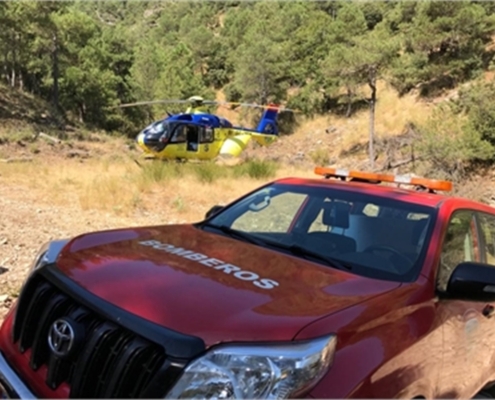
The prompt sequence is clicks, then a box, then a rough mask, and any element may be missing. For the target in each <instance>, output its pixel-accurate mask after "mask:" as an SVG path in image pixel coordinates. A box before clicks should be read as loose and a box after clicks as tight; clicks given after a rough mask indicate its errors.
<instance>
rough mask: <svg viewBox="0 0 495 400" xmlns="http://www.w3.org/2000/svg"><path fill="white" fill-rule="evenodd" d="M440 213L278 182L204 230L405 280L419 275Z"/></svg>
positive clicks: (361, 272) (218, 216)
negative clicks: (432, 229) (434, 221)
mask: <svg viewBox="0 0 495 400" xmlns="http://www.w3.org/2000/svg"><path fill="white" fill-rule="evenodd" d="M434 216H435V209H434V208H431V207H424V206H420V205H416V204H411V203H407V202H404V201H399V200H393V199H389V198H383V197H379V196H372V195H368V194H366V195H364V194H357V193H353V192H348V191H342V190H336V189H330V188H324V187H299V186H294V185H287V184H272V185H269V186H266V187H265V188H262V189H261V190H259V191H257V192H255V193H253V194H251V195H249V196H247V197H245V198H243V199H241V200H240V201H238V202H236V203H235V204H233V205H231V206H229V207H228V208H226V209H224V210H222V211H220V212H219V213H218V214H216V215H215V216H214V217H212V218H211V219H209V220H208V221H207V223H206V224H204V225H203V227H204V229H212V230H215V231H216V232H218V233H220V234H229V233H230V236H232V237H234V238H236V239H238V240H247V239H251V240H248V241H250V242H252V243H254V244H256V245H264V246H267V247H271V248H273V249H275V250H279V251H288V252H289V253H290V254H292V255H295V256H301V257H303V256H308V257H305V258H311V259H312V260H313V261H315V262H321V263H322V264H324V265H329V266H334V267H336V268H342V267H345V268H346V269H347V270H349V271H350V272H352V273H355V274H358V275H364V276H368V277H372V278H377V279H385V280H393V281H399V282H406V281H411V280H414V279H415V278H416V277H417V275H418V274H419V271H420V268H421V264H422V260H423V258H424V253H425V250H426V249H425V248H426V245H427V243H428V242H429V237H430V231H431V227H432V225H433V219H434ZM294 250H297V251H294ZM320 256H321V257H320ZM318 257H319V258H318ZM323 260H327V262H326V263H323ZM332 262H333V263H332Z"/></svg>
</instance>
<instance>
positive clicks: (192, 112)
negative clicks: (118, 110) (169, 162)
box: [119, 96, 295, 160]
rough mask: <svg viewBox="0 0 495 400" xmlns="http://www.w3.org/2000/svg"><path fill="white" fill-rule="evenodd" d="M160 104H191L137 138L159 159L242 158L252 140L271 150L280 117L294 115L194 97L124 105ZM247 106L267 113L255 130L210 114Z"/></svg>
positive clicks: (274, 108)
mask: <svg viewBox="0 0 495 400" xmlns="http://www.w3.org/2000/svg"><path fill="white" fill-rule="evenodd" d="M157 103H189V107H188V108H187V110H186V111H185V112H184V113H180V114H169V113H167V114H168V116H167V117H166V118H164V119H161V120H158V121H155V122H153V123H151V124H150V125H148V126H147V127H146V128H144V129H143V130H142V131H141V132H140V133H139V134H138V135H137V138H136V141H137V143H138V144H139V146H140V147H141V148H142V149H143V150H144V152H145V154H147V155H151V156H153V157H155V158H159V159H186V160H187V159H198V160H210V159H214V158H215V157H217V156H232V157H237V156H239V155H240V154H241V153H242V151H243V150H244V149H245V148H246V146H247V145H248V143H249V142H250V141H251V139H253V140H255V141H256V142H257V143H258V144H260V145H262V146H268V145H270V144H271V143H273V142H274V141H275V140H276V138H277V137H278V133H279V130H278V125H277V115H278V113H279V112H280V111H291V112H292V111H295V110H290V109H287V108H284V107H281V106H278V105H274V104H270V105H266V106H264V105H258V104H250V103H234V102H217V101H211V100H204V99H203V98H202V97H200V96H192V97H190V98H189V99H187V100H157V101H146V102H138V103H129V104H122V105H120V106H119V107H132V106H139V105H146V104H157ZM226 104H228V105H230V106H234V107H236V106H241V107H242V106H247V107H257V108H262V109H264V111H263V114H262V116H261V119H260V121H259V123H258V126H257V127H256V129H249V128H244V127H240V126H234V125H233V124H232V123H231V122H229V121H228V120H227V119H225V118H223V117H220V116H218V115H215V114H211V113H208V111H207V110H206V108H207V106H211V105H217V106H218V105H226Z"/></svg>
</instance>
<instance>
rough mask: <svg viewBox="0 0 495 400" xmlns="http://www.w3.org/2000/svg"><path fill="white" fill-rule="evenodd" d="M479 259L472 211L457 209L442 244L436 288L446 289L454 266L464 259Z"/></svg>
mask: <svg viewBox="0 0 495 400" xmlns="http://www.w3.org/2000/svg"><path fill="white" fill-rule="evenodd" d="M478 260H479V246H478V238H477V231H476V220H475V216H474V212H473V211H470V210H462V211H457V212H456V213H455V214H453V216H452V217H451V219H450V221H449V225H448V227H447V232H446V234H445V238H444V242H443V245H442V253H441V256H440V265H439V267H438V275H437V288H438V290H440V291H442V292H443V291H446V289H447V283H448V281H449V279H450V276H451V275H452V271H453V270H454V268H455V267H456V266H457V265H458V264H460V263H462V262H465V261H478Z"/></svg>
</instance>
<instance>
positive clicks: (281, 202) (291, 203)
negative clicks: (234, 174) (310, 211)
mask: <svg viewBox="0 0 495 400" xmlns="http://www.w3.org/2000/svg"><path fill="white" fill-rule="evenodd" d="M306 197H307V196H306V195H304V194H301V193H291V192H286V193H282V194H280V195H278V196H273V197H270V196H266V197H263V196H261V197H260V199H259V200H260V201H259V202H258V203H257V204H254V203H253V205H252V207H251V208H250V209H248V210H247V211H246V212H245V213H244V214H243V215H241V216H240V217H239V218H237V219H236V220H235V221H234V222H233V224H232V226H231V227H232V228H234V229H238V230H242V231H244V232H264V233H274V232H279V233H280V232H288V230H289V227H290V225H291V223H292V221H293V219H294V216H295V214H296V213H297V211H298V210H299V208H300V207H301V204H302V203H303V201H304V200H305V199H306Z"/></svg>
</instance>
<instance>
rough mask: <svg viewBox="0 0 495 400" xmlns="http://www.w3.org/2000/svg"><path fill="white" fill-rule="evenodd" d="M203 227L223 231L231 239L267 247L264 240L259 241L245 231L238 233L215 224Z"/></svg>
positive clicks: (206, 224)
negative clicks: (234, 238)
mask: <svg viewBox="0 0 495 400" xmlns="http://www.w3.org/2000/svg"><path fill="white" fill-rule="evenodd" d="M203 226H207V227H208V228H214V229H218V230H220V231H222V232H223V233H226V234H227V235H229V236H231V237H236V238H238V239H242V240H244V241H246V242H249V243H252V244H256V245H258V246H265V242H264V241H263V240H258V239H256V238H254V237H253V235H250V234H249V233H245V232H243V231H238V230H237V229H232V228H230V227H228V226H227V225H215V224H210V223H205V224H203Z"/></svg>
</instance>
